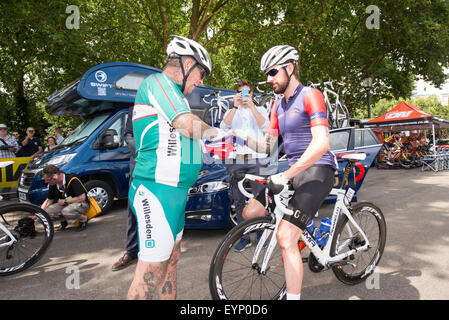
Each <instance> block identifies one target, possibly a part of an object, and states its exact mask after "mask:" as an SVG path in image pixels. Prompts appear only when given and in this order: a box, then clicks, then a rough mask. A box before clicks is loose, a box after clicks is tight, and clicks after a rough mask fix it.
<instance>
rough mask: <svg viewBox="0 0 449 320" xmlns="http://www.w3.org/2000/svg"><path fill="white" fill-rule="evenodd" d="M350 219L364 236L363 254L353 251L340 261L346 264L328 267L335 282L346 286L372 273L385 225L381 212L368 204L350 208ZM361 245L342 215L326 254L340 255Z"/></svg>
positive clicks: (382, 248) (377, 261)
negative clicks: (353, 252) (366, 248)
mask: <svg viewBox="0 0 449 320" xmlns="http://www.w3.org/2000/svg"><path fill="white" fill-rule="evenodd" d="M352 217H353V218H354V220H355V221H356V222H357V224H358V225H359V226H360V228H361V229H362V231H363V232H364V233H365V235H366V237H367V238H368V240H369V243H370V247H369V248H368V250H366V251H360V252H357V253H356V254H354V255H351V256H349V257H348V258H346V260H344V262H346V263H347V264H346V263H343V264H340V265H334V266H333V267H332V271H333V272H334V274H335V276H336V277H337V279H338V280H340V281H341V282H343V283H345V284H350V285H353V284H358V283H360V282H362V281H364V280H366V278H367V277H368V276H369V275H371V274H372V273H373V272H374V269H375V267H376V266H377V265H378V264H379V261H380V258H381V257H382V254H383V251H384V248H385V241H386V236H387V226H386V223H385V219H384V216H383V214H382V211H381V210H380V209H379V208H378V207H376V206H375V205H373V204H372V203H369V202H362V203H358V204H356V205H355V206H354V207H353V208H352ZM364 245H365V243H364V241H363V237H362V236H361V235H360V233H359V232H358V231H357V230H356V229H355V227H354V226H353V225H352V224H351V223H350V222H349V220H348V218H347V217H346V216H342V218H341V219H340V220H339V222H338V223H337V226H336V228H335V236H334V239H333V241H332V244H331V248H330V255H331V256H334V255H337V254H341V253H344V252H347V251H349V250H352V249H354V248H358V247H362V246H364Z"/></svg>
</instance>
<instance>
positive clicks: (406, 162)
mask: <svg viewBox="0 0 449 320" xmlns="http://www.w3.org/2000/svg"><path fill="white" fill-rule="evenodd" d="M398 161H399V164H400V165H401V167H403V168H405V169H410V168H411V167H412V165H413V162H412V161H411V160H409V159H406V158H405V157H402V156H399V157H398Z"/></svg>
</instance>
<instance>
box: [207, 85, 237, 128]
mask: <svg viewBox="0 0 449 320" xmlns="http://www.w3.org/2000/svg"><path fill="white" fill-rule="evenodd" d="M201 98H202V99H203V101H204V102H205V103H207V104H209V105H210V107H208V108H207V109H206V110H205V111H204V113H203V116H202V119H203V121H204V122H205V123H207V124H208V125H210V126H212V127H220V123H221V121H222V120H223V118H224V115H225V113H226V112H227V111H228V110H229V107H230V104H231V103H232V99H233V98H234V95H227V96H222V95H221V91H220V90H216V91H214V92H212V93H209V94H207V95H204V96H202V97H201Z"/></svg>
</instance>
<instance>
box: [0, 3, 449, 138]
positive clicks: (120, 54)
mask: <svg viewBox="0 0 449 320" xmlns="http://www.w3.org/2000/svg"><path fill="white" fill-rule="evenodd" d="M70 3H71V5H72V6H76V8H78V11H79V28H70V26H69V27H68V22H69V24H70V23H71V22H73V21H72V20H74V19H75V20H76V15H75V16H73V13H72V12H71V11H68V13H67V6H68V5H67V4H66V3H64V2H60V1H50V0H43V1H37V0H16V1H2V2H0V12H1V15H0V63H1V65H2V68H1V69H0V103H1V106H2V107H1V109H0V119H1V120H0V121H1V122H5V123H7V124H8V125H10V126H11V127H13V128H15V129H21V130H22V131H23V130H24V128H26V126H28V125H33V126H34V127H36V129H38V130H39V129H40V130H44V129H45V128H46V127H48V126H49V125H51V124H53V123H55V125H62V124H64V123H74V122H76V121H77V120H76V119H61V118H59V119H53V118H52V117H51V116H48V115H45V119H44V121H42V119H43V118H44V108H43V106H44V105H45V103H46V101H47V99H48V97H49V95H50V94H51V93H53V92H54V91H55V90H57V89H60V88H62V87H64V86H65V85H67V84H68V83H69V82H71V81H73V80H75V79H76V78H78V77H80V76H81V75H82V74H83V73H84V72H85V71H86V70H87V69H89V68H90V67H92V66H94V65H97V64H100V63H105V62H112V61H127V62H136V63H142V64H146V65H151V66H154V67H158V68H161V67H162V66H163V64H164V61H165V54H164V52H165V48H166V46H167V44H168V42H169V40H170V35H172V34H179V35H183V36H187V37H189V38H192V39H194V40H196V41H198V42H200V43H201V44H203V45H204V46H205V48H206V49H207V50H208V51H209V53H210V55H211V58H212V61H213V68H212V74H211V76H210V77H208V78H207V79H206V81H205V84H209V85H214V86H219V87H233V86H234V83H235V82H236V80H238V79H240V78H245V79H249V80H251V81H262V80H265V78H264V75H263V74H262V73H261V72H260V70H259V63H260V58H261V57H262V55H263V54H264V53H265V52H266V50H268V49H269V48H270V47H272V46H274V45H278V44H284V43H285V44H290V45H292V46H294V47H295V48H297V49H298V51H299V54H300V61H299V66H300V80H301V81H302V82H304V83H306V82H307V81H309V80H310V81H313V82H321V81H324V80H327V79H328V78H329V77H330V78H332V79H334V80H338V81H341V82H343V83H344V84H345V85H344V87H343V88H342V89H341V94H342V96H341V98H342V100H343V101H345V103H346V104H347V106H348V107H349V109H350V111H351V115H356V114H358V113H360V110H363V109H366V92H365V90H364V89H363V87H362V85H361V80H362V78H363V77H364V75H365V74H367V73H370V74H371V75H372V76H373V78H374V83H373V87H372V91H371V96H372V102H373V103H375V102H376V101H379V100H381V99H398V98H399V97H410V95H411V93H412V90H413V81H414V79H415V78H416V77H417V76H420V77H422V78H423V79H425V80H427V81H431V82H432V83H433V84H435V85H436V86H440V85H441V84H442V83H444V81H445V80H446V76H445V75H444V72H443V69H444V68H445V67H446V68H447V67H449V50H448V49H449V21H448V19H447V17H448V16H449V2H448V1H446V0H435V1H427V0H396V1H390V0H378V1H371V0H370V1H366V0H362V1H349V0H338V1H337V0H307V1H297V0H295V1H294V0H277V1H268V0H258V1H257V0H256V1H254V0H252V1H248V0H240V1H237V0H191V1H187V0H178V1H162V0H137V1H127V0H117V1H106V0H95V1H94V0H73V1H71V2H70Z"/></svg>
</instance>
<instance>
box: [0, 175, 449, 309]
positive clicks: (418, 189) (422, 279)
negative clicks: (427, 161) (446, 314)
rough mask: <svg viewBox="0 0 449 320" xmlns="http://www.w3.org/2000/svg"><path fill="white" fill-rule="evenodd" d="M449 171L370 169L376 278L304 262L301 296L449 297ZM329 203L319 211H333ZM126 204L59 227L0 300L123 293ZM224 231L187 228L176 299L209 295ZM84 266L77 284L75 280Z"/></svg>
mask: <svg viewBox="0 0 449 320" xmlns="http://www.w3.org/2000/svg"><path fill="white" fill-rule="evenodd" d="M448 190H449V171H442V172H438V173H434V172H421V170H420V169H411V170H377V169H371V170H370V171H369V172H368V176H367V177H366V179H365V182H364V185H363V187H362V189H361V190H360V192H359V200H369V201H371V202H373V203H375V204H376V205H378V206H379V207H380V208H381V209H382V211H383V213H384V215H385V218H386V220H387V244H386V248H385V252H384V255H383V257H382V260H381V262H380V265H379V267H378V269H377V271H376V272H377V274H376V278H372V279H373V280H372V281H371V282H370V283H369V284H368V285H366V284H365V283H363V284H360V285H357V286H346V285H344V284H342V283H340V282H339V281H338V280H337V279H336V278H335V276H334V275H333V273H332V271H325V272H322V273H319V274H314V273H311V272H310V271H309V270H308V268H307V267H306V268H305V276H304V285H303V292H302V298H303V299H343V300H346V299H375V300H378V299H380V300H383V299H386V300H395V299H449V286H448V283H449V273H448V271H447V266H448V265H449V233H448V226H449V193H448ZM330 210H331V207H330V206H326V207H325V208H324V209H323V210H321V211H320V215H321V216H325V215H327V214H329V212H330ZM125 228H126V202H124V201H121V202H117V203H116V204H115V205H114V207H113V210H112V211H111V212H110V213H108V214H107V215H105V216H102V217H98V218H95V219H94V220H92V221H91V223H90V224H89V228H88V229H87V230H86V232H84V233H77V232H73V231H65V232H57V233H56V234H55V238H54V241H53V243H52V246H51V247H50V249H49V250H48V252H47V253H46V255H45V256H44V257H43V259H42V260H41V261H40V262H39V263H38V264H37V265H35V266H34V267H32V268H31V269H30V270H28V271H26V272H24V273H21V274H18V275H13V276H9V277H2V278H0V288H1V290H0V299H89V300H91V299H124V298H125V296H126V294H127V290H128V287H129V285H130V283H131V280H132V277H133V272H134V266H131V267H129V268H128V269H124V270H121V271H118V272H112V271H111V265H112V264H113V263H114V262H115V261H116V259H117V258H119V257H120V256H121V254H122V253H123V246H124V234H125ZM226 232H227V230H202V231H198V230H197V231H195V230H186V231H185V233H184V239H183V245H182V256H181V261H180V264H179V269H178V298H179V299H186V300H204V299H210V295H209V286H208V270H209V263H210V259H211V256H212V254H213V252H214V250H215V248H216V246H217V244H218V243H219V241H220V240H221V239H222V238H223V236H224V235H225V233H226ZM77 271H79V288H77V286H76V284H77V282H76V281H75V280H74V279H75V276H76V274H77Z"/></svg>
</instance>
